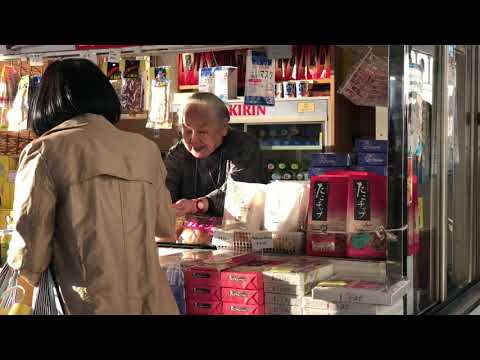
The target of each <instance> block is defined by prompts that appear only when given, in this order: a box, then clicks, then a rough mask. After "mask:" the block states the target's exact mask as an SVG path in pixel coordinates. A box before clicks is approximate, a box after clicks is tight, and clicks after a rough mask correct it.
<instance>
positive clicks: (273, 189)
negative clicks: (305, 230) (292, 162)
mask: <svg viewBox="0 0 480 360" xmlns="http://www.w3.org/2000/svg"><path fill="white" fill-rule="evenodd" d="M265 190H266V191H265V193H266V195H265V224H264V225H265V229H266V230H268V231H282V232H296V231H298V230H300V229H301V228H302V226H303V223H304V222H305V218H304V215H305V212H306V207H307V198H308V196H307V184H306V183H305V182H290V181H277V182H274V183H271V184H268V185H267V186H266V187H265Z"/></svg>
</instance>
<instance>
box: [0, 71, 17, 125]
mask: <svg viewBox="0 0 480 360" xmlns="http://www.w3.org/2000/svg"><path fill="white" fill-rule="evenodd" d="M19 81H20V75H19V74H18V73H17V71H16V70H15V68H14V67H12V66H3V67H2V69H1V70H0V126H1V127H7V126H8V121H7V113H8V111H9V110H10V108H11V107H12V105H13V101H14V99H15V95H16V93H17V90H18V82H19Z"/></svg>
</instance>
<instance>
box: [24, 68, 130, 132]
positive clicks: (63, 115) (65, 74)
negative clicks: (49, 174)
mask: <svg viewBox="0 0 480 360" xmlns="http://www.w3.org/2000/svg"><path fill="white" fill-rule="evenodd" d="M87 113H91V114H97V115H102V116H103V117H105V118H106V119H107V120H108V121H110V122H111V123H112V124H115V123H116V122H118V121H119V120H120V114H121V107H120V100H119V99H118V95H117V93H116V92H115V90H114V88H113V86H112V84H110V81H109V80H108V79H107V77H106V76H105V75H104V74H103V72H102V71H101V70H100V69H99V67H98V66H96V65H95V64H94V63H92V62H91V61H90V60H87V59H65V60H59V61H55V62H53V63H51V64H50V65H49V66H48V67H47V69H46V70H45V73H44V74H43V76H42V79H41V81H40V85H39V86H38V88H37V89H36V91H35V93H34V94H33V98H32V102H31V105H30V107H29V109H28V122H29V124H30V125H31V127H32V129H33V131H34V132H35V134H36V135H37V136H41V135H42V134H44V133H45V132H47V131H49V130H51V129H53V128H54V127H55V126H57V125H60V124H61V123H63V122H64V121H67V120H69V119H71V118H74V117H76V116H79V115H83V114H87Z"/></svg>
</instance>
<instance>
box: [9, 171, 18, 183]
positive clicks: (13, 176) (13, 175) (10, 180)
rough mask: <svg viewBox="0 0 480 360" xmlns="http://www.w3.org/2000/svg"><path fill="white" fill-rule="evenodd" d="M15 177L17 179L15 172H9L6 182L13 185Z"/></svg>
mask: <svg viewBox="0 0 480 360" xmlns="http://www.w3.org/2000/svg"><path fill="white" fill-rule="evenodd" d="M16 177H17V172H16V171H15V170H10V171H9V172H8V181H9V182H11V183H14V182H15V178H16Z"/></svg>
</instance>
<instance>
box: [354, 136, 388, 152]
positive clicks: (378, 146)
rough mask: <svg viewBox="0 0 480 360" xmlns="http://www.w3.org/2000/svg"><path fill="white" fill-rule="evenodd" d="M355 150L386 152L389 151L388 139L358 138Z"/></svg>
mask: <svg viewBox="0 0 480 360" xmlns="http://www.w3.org/2000/svg"><path fill="white" fill-rule="evenodd" d="M355 152H359V153H362V152H363V153H386V152H388V141H386V140H369V139H356V140H355Z"/></svg>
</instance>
